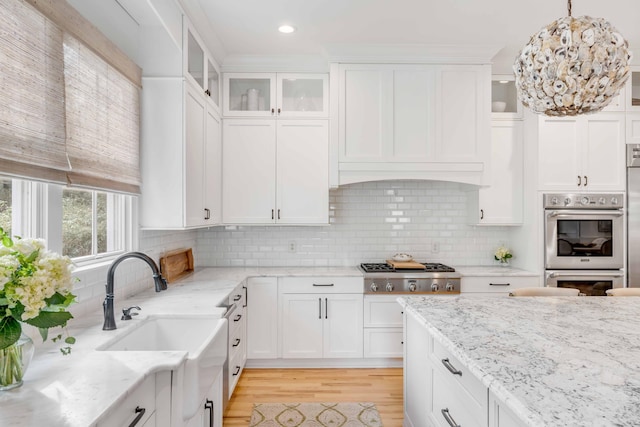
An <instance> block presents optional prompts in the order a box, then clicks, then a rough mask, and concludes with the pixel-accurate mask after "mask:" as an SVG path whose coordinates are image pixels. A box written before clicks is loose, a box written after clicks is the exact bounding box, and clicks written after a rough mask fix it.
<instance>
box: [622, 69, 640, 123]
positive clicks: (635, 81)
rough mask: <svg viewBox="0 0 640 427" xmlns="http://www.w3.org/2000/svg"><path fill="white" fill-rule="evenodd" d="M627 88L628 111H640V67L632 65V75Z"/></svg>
mask: <svg viewBox="0 0 640 427" xmlns="http://www.w3.org/2000/svg"><path fill="white" fill-rule="evenodd" d="M625 89H626V94H625V95H626V97H625V99H626V109H627V111H633V112H636V113H640V67H637V66H636V67H631V76H630V77H629V81H628V82H627V85H626V87H625Z"/></svg>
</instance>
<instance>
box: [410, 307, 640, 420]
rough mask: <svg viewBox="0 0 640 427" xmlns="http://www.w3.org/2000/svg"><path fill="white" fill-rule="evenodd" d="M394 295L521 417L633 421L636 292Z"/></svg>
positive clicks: (638, 403) (638, 398)
mask: <svg viewBox="0 0 640 427" xmlns="http://www.w3.org/2000/svg"><path fill="white" fill-rule="evenodd" d="M398 301H399V302H400V303H401V304H402V305H403V306H404V307H405V310H406V311H407V313H408V314H409V313H410V314H413V315H414V316H415V317H416V318H417V319H418V320H419V321H420V322H421V323H422V324H424V326H425V328H426V331H425V333H426V332H428V333H430V334H432V335H433V336H434V339H436V340H438V341H439V342H441V344H442V345H443V346H445V347H446V348H447V349H448V350H449V351H450V352H452V353H453V354H454V355H455V356H456V357H457V358H458V359H459V360H460V362H461V363H463V364H465V365H466V367H467V368H468V369H469V370H470V371H471V372H472V373H473V374H474V375H475V376H477V377H478V378H479V379H481V381H482V382H483V383H484V384H485V385H486V386H487V387H488V388H489V390H491V391H492V392H493V393H494V394H495V395H496V397H497V398H498V399H499V400H501V401H502V402H504V404H506V405H507V406H508V407H509V408H510V409H511V410H512V411H513V412H514V413H515V414H516V415H517V416H518V417H520V419H521V420H522V422H523V424H525V425H530V426H560V425H561V426H598V427H600V426H637V425H639V424H640V392H639V390H640V316H639V313H640V298H637V297H636V298H634V297H627V298H613V297H518V298H508V297H505V298H478V297H465V296H461V297H434V296H428V297H419V296H416V297H402V298H399V299H398Z"/></svg>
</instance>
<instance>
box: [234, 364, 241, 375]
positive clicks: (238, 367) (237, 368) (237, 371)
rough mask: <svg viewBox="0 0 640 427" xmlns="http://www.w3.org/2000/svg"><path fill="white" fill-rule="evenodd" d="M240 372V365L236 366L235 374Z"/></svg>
mask: <svg viewBox="0 0 640 427" xmlns="http://www.w3.org/2000/svg"><path fill="white" fill-rule="evenodd" d="M239 373H240V366H236V371H235V372H234V373H233V376H234V377H235V376H236V375H238V374H239Z"/></svg>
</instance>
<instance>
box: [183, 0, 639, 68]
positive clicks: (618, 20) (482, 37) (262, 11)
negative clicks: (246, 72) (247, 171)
mask: <svg viewBox="0 0 640 427" xmlns="http://www.w3.org/2000/svg"><path fill="white" fill-rule="evenodd" d="M183 1H184V2H189V3H192V4H193V3H198V5H199V7H200V8H201V10H202V12H203V13H204V16H203V18H204V17H206V19H207V21H208V23H209V24H210V28H211V29H212V30H213V32H214V33H215V35H216V36H217V38H218V39H219V41H220V44H221V46H222V48H223V50H224V54H223V55H224V56H227V55H229V56H236V55H323V54H325V48H326V47H327V46H329V45H335V44H365V43H366V44H426V45H443V44H445V45H451V44H456V45H458V44H459V45H473V44H483V45H496V46H498V47H502V50H501V51H500V52H499V53H498V54H497V55H496V57H494V62H496V63H497V64H502V65H503V66H504V67H505V68H506V69H505V71H502V72H507V71H508V70H509V68H510V64H511V62H512V61H513V58H514V57H515V55H516V54H517V52H518V50H519V49H520V48H521V47H522V46H523V45H524V44H525V43H526V42H527V41H528V40H529V37H530V36H531V35H532V34H534V33H535V32H537V31H538V30H539V29H540V28H542V27H543V26H544V25H547V24H549V23H551V22H552V21H553V20H555V19H557V18H560V17H563V16H566V14H567V3H566V1H564V0H537V1H522V0H439V1H435V0H270V1H265V0H183ZM582 15H589V16H593V17H600V18H605V19H607V20H609V21H610V22H611V23H612V24H613V26H614V27H616V28H617V29H618V31H620V32H621V33H622V35H623V36H624V37H625V38H626V39H627V40H628V41H629V43H630V46H631V48H633V47H634V46H640V1H639V0H574V1H573V16H582ZM283 23H290V24H293V25H295V26H296V27H297V28H298V31H297V32H295V33H293V34H290V35H284V34H280V33H278V32H277V30H276V29H277V27H278V26H279V25H281V24H283ZM638 56H640V53H638ZM639 60H640V58H635V63H637V62H638V61H639Z"/></svg>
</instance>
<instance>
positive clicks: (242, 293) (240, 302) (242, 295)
mask: <svg viewBox="0 0 640 427" xmlns="http://www.w3.org/2000/svg"><path fill="white" fill-rule="evenodd" d="M246 296H247V292H246V285H245V284H244V283H242V285H239V286H236V288H235V289H234V290H233V291H232V292H231V293H230V294H229V305H231V304H235V305H236V307H238V308H243V307H246V306H247V299H246Z"/></svg>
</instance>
